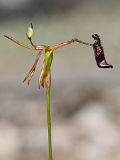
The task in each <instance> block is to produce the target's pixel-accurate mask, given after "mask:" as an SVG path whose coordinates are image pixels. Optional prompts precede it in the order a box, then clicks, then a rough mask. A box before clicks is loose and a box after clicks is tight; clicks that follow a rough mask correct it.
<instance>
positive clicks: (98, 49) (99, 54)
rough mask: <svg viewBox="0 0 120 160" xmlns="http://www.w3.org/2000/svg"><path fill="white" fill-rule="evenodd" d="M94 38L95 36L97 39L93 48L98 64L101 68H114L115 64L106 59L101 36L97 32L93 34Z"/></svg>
mask: <svg viewBox="0 0 120 160" xmlns="http://www.w3.org/2000/svg"><path fill="white" fill-rule="evenodd" d="M92 38H94V40H95V42H94V44H93V49H94V54H95V59H96V63H97V66H98V67H99V68H113V66H112V65H110V64H108V63H107V61H106V59H105V55H104V50H103V47H102V45H101V40H100V37H99V36H98V35H97V34H94V35H92Z"/></svg>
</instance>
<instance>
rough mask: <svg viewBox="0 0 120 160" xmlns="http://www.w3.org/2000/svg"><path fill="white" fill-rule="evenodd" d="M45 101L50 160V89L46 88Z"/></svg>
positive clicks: (50, 158)
mask: <svg viewBox="0 0 120 160" xmlns="http://www.w3.org/2000/svg"><path fill="white" fill-rule="evenodd" d="M46 100H47V121H48V145H49V160H52V138H51V114H50V88H46Z"/></svg>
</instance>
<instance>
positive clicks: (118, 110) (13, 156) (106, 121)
mask: <svg viewBox="0 0 120 160" xmlns="http://www.w3.org/2000/svg"><path fill="white" fill-rule="evenodd" d="M31 22H32V23H33V26H34V35H33V41H34V43H35V44H45V45H55V44H59V43H61V42H66V41H68V40H71V39H72V38H75V37H76V38H79V39H80V40H83V41H86V42H89V43H93V42H94V40H93V39H92V37H91V36H92V34H94V33H97V34H99V35H100V37H101V40H102V44H103V46H104V50H105V55H106V59H107V61H108V62H109V63H110V64H112V65H113V66H114V68H113V69H99V68H97V66H96V62H95V60H94V53H93V49H92V48H91V47H88V46H84V45H79V44H77V43H76V44H74V45H70V46H67V47H65V48H62V49H59V50H57V51H56V52H54V59H53V64H52V89H51V114H52V137H53V155H54V159H56V160H63V159H69V160H96V159H97V160H119V159H120V97H119V96H120V74H119V71H120V69H119V68H120V60H119V59H120V1H119V0H114V1H113V0H101V1H99V0H74V1H73V0H60V1H56V0H0V35H1V36H0V160H39V159H40V160H45V159H46V160H47V159H48V142H47V117H46V102H45V100H46V97H45V90H44V89H42V88H41V90H39V89H38V76H39V74H40V70H41V65H42V61H43V57H42V58H41V60H40V62H39V64H38V66H37V69H36V72H35V76H34V77H33V79H32V81H31V84H30V86H27V84H26V83H24V84H23V83H22V80H23V79H24V77H25V76H26V74H27V73H28V71H29V69H30V68H31V66H32V64H33V63H34V60H35V58H36V54H37V52H36V51H30V50H27V49H24V48H22V47H20V46H18V45H16V44H14V43H13V42H11V41H9V40H8V39H5V38H4V37H3V35H4V34H6V35H9V36H12V37H14V38H16V39H17V40H19V41H21V42H23V43H25V44H29V42H28V40H27V38H26V30H27V28H28V27H29V26H30V23H31Z"/></svg>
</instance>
